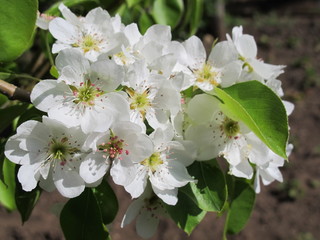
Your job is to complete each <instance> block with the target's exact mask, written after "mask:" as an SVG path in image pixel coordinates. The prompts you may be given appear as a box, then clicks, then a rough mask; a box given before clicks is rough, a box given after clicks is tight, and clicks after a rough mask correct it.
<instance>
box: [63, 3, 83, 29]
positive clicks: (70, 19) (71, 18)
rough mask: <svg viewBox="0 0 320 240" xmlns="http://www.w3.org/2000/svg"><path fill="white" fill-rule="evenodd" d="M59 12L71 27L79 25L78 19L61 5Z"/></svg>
mask: <svg viewBox="0 0 320 240" xmlns="http://www.w3.org/2000/svg"><path fill="white" fill-rule="evenodd" d="M59 10H60V12H61V13H62V16H63V17H64V18H65V19H66V20H67V21H68V22H70V23H71V24H73V25H76V26H77V25H80V20H79V18H78V17H77V16H76V15H75V14H74V13H73V12H71V11H70V9H69V8H68V7H66V6H65V5H64V4H63V3H61V4H60V5H59Z"/></svg>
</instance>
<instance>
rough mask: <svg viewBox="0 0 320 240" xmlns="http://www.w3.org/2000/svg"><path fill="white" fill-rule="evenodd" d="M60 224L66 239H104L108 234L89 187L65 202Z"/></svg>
mask: <svg viewBox="0 0 320 240" xmlns="http://www.w3.org/2000/svg"><path fill="white" fill-rule="evenodd" d="M60 224H61V228H62V231H63V233H64V236H65V238H66V240H92V239H99V240H106V239H108V236H109V234H108V232H107V230H106V228H105V226H104V225H103V222H102V217H101V213H100V208H99V205H98V203H97V200H96V198H95V196H94V195H93V193H92V190H91V189H89V188H86V189H85V190H84V192H83V193H82V194H81V195H80V196H78V197H76V198H72V199H70V200H69V201H68V202H67V203H66V205H65V206H64V208H63V209H62V211H61V214H60Z"/></svg>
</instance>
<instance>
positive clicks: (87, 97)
mask: <svg viewBox="0 0 320 240" xmlns="http://www.w3.org/2000/svg"><path fill="white" fill-rule="evenodd" d="M70 88H71V90H72V91H73V96H74V97H75V99H74V100H73V102H74V103H76V104H78V103H82V104H83V105H87V106H93V105H94V100H95V98H96V97H99V96H101V95H102V94H103V93H104V92H103V91H102V90H101V89H100V88H98V87H96V86H95V85H94V84H92V83H91V81H90V80H87V81H85V82H82V83H80V87H79V88H76V87H75V86H70Z"/></svg>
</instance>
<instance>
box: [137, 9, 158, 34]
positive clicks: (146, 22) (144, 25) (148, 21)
mask: <svg viewBox="0 0 320 240" xmlns="http://www.w3.org/2000/svg"><path fill="white" fill-rule="evenodd" d="M138 24H139V29H140V32H141V33H142V34H144V33H145V32H146V31H147V29H148V28H149V27H151V26H152V25H153V24H155V22H154V21H153V19H152V17H151V16H150V15H149V14H148V13H146V12H143V13H142V14H141V15H140V18H139V21H138Z"/></svg>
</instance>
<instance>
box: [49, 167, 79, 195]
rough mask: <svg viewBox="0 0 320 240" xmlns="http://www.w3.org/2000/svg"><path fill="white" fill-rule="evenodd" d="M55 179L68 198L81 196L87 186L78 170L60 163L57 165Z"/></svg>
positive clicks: (62, 192)
mask: <svg viewBox="0 0 320 240" xmlns="http://www.w3.org/2000/svg"><path fill="white" fill-rule="evenodd" d="M53 181H54V184H55V186H56V188H57V190H58V191H59V192H60V193H61V195H62V196H64V197H67V198H74V197H77V196H79V195H80V194H81V193H82V192H83V191H84V188H85V185H84V181H83V179H82V178H81V177H80V176H79V174H78V173H77V172H76V171H73V170H69V169H67V167H62V166H60V165H59V164H56V166H55V169H54V173H53Z"/></svg>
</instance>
